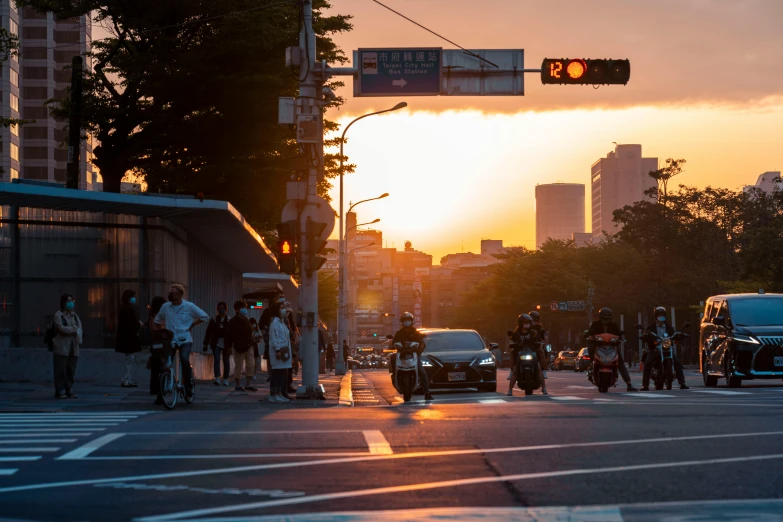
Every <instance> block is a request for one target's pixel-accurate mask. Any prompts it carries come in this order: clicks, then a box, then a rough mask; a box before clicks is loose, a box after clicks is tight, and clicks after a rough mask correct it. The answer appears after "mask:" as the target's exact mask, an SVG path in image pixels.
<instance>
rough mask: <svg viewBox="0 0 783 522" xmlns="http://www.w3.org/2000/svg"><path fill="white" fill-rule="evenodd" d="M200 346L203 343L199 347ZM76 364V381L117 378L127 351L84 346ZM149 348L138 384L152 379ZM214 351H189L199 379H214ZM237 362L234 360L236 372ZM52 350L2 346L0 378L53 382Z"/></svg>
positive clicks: (142, 355) (139, 358) (139, 364)
mask: <svg viewBox="0 0 783 522" xmlns="http://www.w3.org/2000/svg"><path fill="white" fill-rule="evenodd" d="M199 350H200V347H199ZM79 351H80V356H79V362H78V365H77V367H76V381H77V382H115V381H116V382H117V385H118V386H119V384H120V381H121V380H122V376H123V375H124V374H125V355H124V354H121V353H117V352H115V351H114V350H107V349H90V348H82V349H81V350H79ZM148 358H149V353H148V352H139V353H137V354H136V371H135V374H134V379H135V380H136V381H137V382H138V383H139V386H141V387H143V386H145V383H148V382H149V370H147V369H146V366H147V359H148ZM212 360H213V357H212V354H207V355H204V354H202V353H201V352H200V351H197V352H195V353H191V354H190V364H191V366H193V371H194V372H195V375H196V379H200V380H202V379H203V380H212V379H213V378H214V375H213V365H212V364H213V363H212ZM233 369H234V363H233V361H232V362H231V371H232V375H233ZM52 380H53V379H52V354H51V352H49V351H48V350H47V349H45V348H0V381H14V382H20V381H22V382H28V381H29V382H52Z"/></svg>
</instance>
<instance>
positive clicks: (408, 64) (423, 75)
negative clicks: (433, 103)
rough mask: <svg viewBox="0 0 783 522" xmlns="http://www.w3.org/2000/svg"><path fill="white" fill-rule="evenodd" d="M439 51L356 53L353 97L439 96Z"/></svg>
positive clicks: (419, 49) (432, 49)
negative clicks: (355, 78)
mask: <svg viewBox="0 0 783 522" xmlns="http://www.w3.org/2000/svg"><path fill="white" fill-rule="evenodd" d="M442 51H443V49H442V48H440V47H423V48H399V49H359V50H358V51H357V56H356V60H355V62H356V67H358V68H359V76H358V80H357V82H356V88H355V89H354V96H400V95H404V96H438V95H439V94H440V88H441V53H442Z"/></svg>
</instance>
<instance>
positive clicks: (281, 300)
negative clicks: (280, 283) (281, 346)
mask: <svg viewBox="0 0 783 522" xmlns="http://www.w3.org/2000/svg"><path fill="white" fill-rule="evenodd" d="M275 305H278V306H283V305H285V294H283V293H282V292H277V293H275V294H274V295H273V296H272V297H271V298H270V299H269V306H267V307H266V309H265V310H264V311H263V313H262V314H261V319H259V320H258V327H259V328H260V329H261V335H262V337H263V339H264V360H265V361H266V362H267V371H268V372H269V377H267V379H266V380H267V382H271V380H272V367H271V365H270V363H269V328H270V327H271V325H272V320H273V319H274V318H275V315H273V314H274V308H275ZM278 313H279V308H278Z"/></svg>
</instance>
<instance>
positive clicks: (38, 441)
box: [0, 439, 79, 444]
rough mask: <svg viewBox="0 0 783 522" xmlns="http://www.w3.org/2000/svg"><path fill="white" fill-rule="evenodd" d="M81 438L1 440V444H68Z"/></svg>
mask: <svg viewBox="0 0 783 522" xmlns="http://www.w3.org/2000/svg"><path fill="white" fill-rule="evenodd" d="M77 440H79V439H46V440H41V439H35V440H0V444H68V443H70V442H76V441H77Z"/></svg>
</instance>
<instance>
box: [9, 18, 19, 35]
mask: <svg viewBox="0 0 783 522" xmlns="http://www.w3.org/2000/svg"><path fill="white" fill-rule="evenodd" d="M8 25H9V27H10V33H11V34H15V35H17V36H19V24H17V23H16V20H14V19H12V18H9V19H8Z"/></svg>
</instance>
